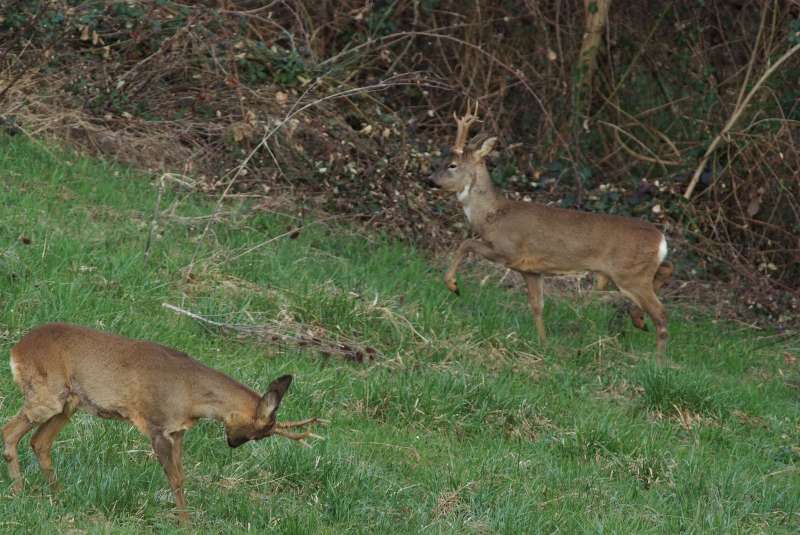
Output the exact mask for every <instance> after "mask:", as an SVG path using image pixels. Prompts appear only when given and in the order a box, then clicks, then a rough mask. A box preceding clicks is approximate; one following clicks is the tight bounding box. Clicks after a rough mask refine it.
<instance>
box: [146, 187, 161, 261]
mask: <svg viewBox="0 0 800 535" xmlns="http://www.w3.org/2000/svg"><path fill="white" fill-rule="evenodd" d="M165 175H166V173H165V174H162V175H161V176H160V177H159V178H158V193H157V194H156V203H155V206H154V207H153V218H152V219H151V220H150V230H149V232H148V233H147V241H146V242H145V244H144V263H145V264H147V260H148V259H149V258H150V246H151V245H152V243H153V236H154V235H155V233H156V228H157V227H158V220H159V218H160V216H161V196H162V195H163V194H164V176H165Z"/></svg>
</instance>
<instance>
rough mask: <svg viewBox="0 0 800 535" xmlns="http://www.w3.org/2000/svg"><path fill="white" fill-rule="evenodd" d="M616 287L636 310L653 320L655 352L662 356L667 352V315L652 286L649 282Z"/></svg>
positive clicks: (622, 284)
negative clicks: (641, 311)
mask: <svg viewBox="0 0 800 535" xmlns="http://www.w3.org/2000/svg"><path fill="white" fill-rule="evenodd" d="M615 282H616V281H615ZM617 286H618V287H619V289H620V291H621V292H622V293H623V294H625V295H626V296H627V297H628V298H629V299H631V301H633V302H634V304H635V305H636V308H638V309H640V310H641V309H643V310H644V311H645V312H647V315H648V316H650V318H651V319H652V320H653V323H654V324H655V326H656V351H657V353H658V354H659V356H663V355H664V354H665V353H666V351H667V337H668V335H667V313H666V312H665V311H664V305H662V304H661V301H659V300H658V297H657V296H656V293H655V291H654V290H653V284H652V283H649V281H648V283H644V284H637V283H635V282H627V281H626V282H622V283H617Z"/></svg>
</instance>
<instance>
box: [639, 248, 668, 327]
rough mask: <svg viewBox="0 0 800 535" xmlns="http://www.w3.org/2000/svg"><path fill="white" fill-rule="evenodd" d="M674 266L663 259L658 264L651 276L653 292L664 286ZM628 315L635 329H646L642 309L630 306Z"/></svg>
mask: <svg viewBox="0 0 800 535" xmlns="http://www.w3.org/2000/svg"><path fill="white" fill-rule="evenodd" d="M674 269H675V268H674V267H673V265H672V262H669V261H665V262H661V265H660V266H658V270H656V274H655V275H654V276H653V292H654V293H656V294H658V291H659V290H660V289H661V287H662V286H664V283H666V282H667V281H668V280H669V279H670V278H671V277H672V272H673V271H674ZM630 315H631V321H632V322H633V325H634V326H635V327H636V328H637V329H641V330H643V331H646V330H647V325H645V323H644V311H643V310H642V309H641V308H640V307H638V306H632V307H631V308H630Z"/></svg>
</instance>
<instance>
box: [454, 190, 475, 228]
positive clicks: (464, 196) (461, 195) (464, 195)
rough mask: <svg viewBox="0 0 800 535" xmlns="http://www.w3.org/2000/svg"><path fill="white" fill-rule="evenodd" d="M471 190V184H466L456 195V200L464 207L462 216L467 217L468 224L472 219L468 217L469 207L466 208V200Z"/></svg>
mask: <svg viewBox="0 0 800 535" xmlns="http://www.w3.org/2000/svg"><path fill="white" fill-rule="evenodd" d="M471 188H472V184H467V185H466V187H465V188H464V189H462V190H461V191H459V192H458V194H457V195H456V196H457V197H458V200H459V201H460V202H461V204H463V205H464V215H465V216H467V221H469V222H470V223H471V222H472V218H471V217H470V211H469V206H467V203H466V201H467V198H468V197H469V190H470V189H471Z"/></svg>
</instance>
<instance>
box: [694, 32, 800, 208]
mask: <svg viewBox="0 0 800 535" xmlns="http://www.w3.org/2000/svg"><path fill="white" fill-rule="evenodd" d="M798 50H800V44H796V45H794V46H793V47H792V48H790V49H789V50H787V51H786V52H784V53H783V55H782V56H781V57H780V58H778V60H777V61H776V62H775V63H773V64H772V66H771V67H770V68H768V69H767V70H766V71H764V74H762V75H761V78H759V79H758V81H757V82H756V83H755V85H753V88H752V89H751V90H750V92H749V93H747V96H746V97H745V98H744V100H742V101H741V102H740V103H739V104H738V105H737V106H736V108H735V109H734V110H733V113H732V114H731V117H730V119H728V122H727V123H725V126H723V127H722V130H721V131H720V133H719V134H717V137H715V138H714V141H712V142H711V145H709V146H708V149H706V153H705V154H704V155H703V157H702V158H701V159H700V163H699V164H698V165H697V169H695V170H694V174H693V175H692V179H691V180H690V181H689V185H688V186H687V187H686V192H685V193H684V194H683V198H684V199H687V200H688V199H691V198H692V193H694V189H695V187H697V182H698V181H699V180H700V175H701V174H702V173H703V170H704V169H705V168H706V164H707V163H708V159H709V158H710V157H711V155H712V154H713V153H714V151H715V150H717V146H718V145H719V144H720V142H722V139H723V138H724V137H725V136H726V135H727V134H728V132H729V131H730V129H731V128H733V125H734V124H736V121H738V120H739V117H740V116H741V115H742V113H743V112H744V110H745V109H746V108H747V105H748V104H749V103H750V100H751V99H752V98H753V96H754V95H755V94H756V92H757V91H758V90H759V89H760V88H761V86H762V85H764V82H766V81H767V79H768V78H769V77H770V76H772V73H774V72H775V71H776V70H777V69H778V67H780V66H781V65H782V64H783V63H784V62H785V61H786V60H787V59H789V58H790V57H792V55H794V53H795V52H797V51H798Z"/></svg>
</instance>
